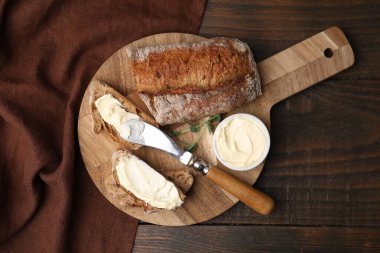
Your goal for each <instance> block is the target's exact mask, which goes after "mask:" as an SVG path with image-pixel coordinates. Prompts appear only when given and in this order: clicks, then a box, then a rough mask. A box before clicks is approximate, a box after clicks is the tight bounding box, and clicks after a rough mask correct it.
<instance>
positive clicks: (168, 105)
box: [140, 76, 258, 125]
mask: <svg viewBox="0 0 380 253" xmlns="http://www.w3.org/2000/svg"><path fill="white" fill-rule="evenodd" d="M254 82H256V81H255V80H254V79H253V78H252V77H251V76H247V77H246V78H245V79H244V80H242V81H241V82H239V83H237V84H235V85H230V86H226V87H222V88H220V89H218V90H211V91H207V92H205V93H198V94H183V95H159V96H152V95H146V94H140V97H141V99H142V100H143V101H144V103H145V104H146V105H147V107H148V109H149V110H150V112H151V113H152V115H153V116H154V118H155V119H156V121H157V122H158V123H159V124H160V125H167V124H173V123H179V122H192V121H195V120H199V119H202V118H204V117H206V116H211V115H215V114H220V113H224V112H228V111H230V110H232V109H234V108H237V107H239V106H240V105H242V104H244V103H248V102H251V101H252V100H253V99H254V98H256V95H257V94H258V91H257V90H255V87H256V86H255V85H253V83H254Z"/></svg>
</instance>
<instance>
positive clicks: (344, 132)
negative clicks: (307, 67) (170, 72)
mask: <svg viewBox="0 0 380 253" xmlns="http://www.w3.org/2000/svg"><path fill="white" fill-rule="evenodd" d="M333 25H337V26H339V27H341V28H342V29H343V30H344V32H345V33H346V35H347V37H348V39H349V40H350V42H351V44H352V47H353V49H354V52H355V55H356V63H355V65H354V66H353V67H352V68H351V69H349V70H347V71H344V72H342V73H340V74H339V75H337V76H334V77H333V78H331V79H329V80H326V81H325V82H322V83H320V84H318V85H316V86H314V87H312V88H310V89H308V90H306V91H304V92H301V93H300V94H298V95H295V96H293V97H291V98H290V99H287V100H285V101H283V102H281V103H280V104H278V105H277V106H275V108H274V109H273V110H272V112H271V122H272V130H271V134H272V140H273V144H272V147H271V151H270V155H269V159H268V160H267V163H266V168H265V169H264V171H263V173H262V174H261V177H260V178H259V180H258V181H257V183H256V186H257V187H258V188H259V189H261V190H263V191H265V192H267V193H268V194H270V195H271V196H273V198H274V199H275V200H276V204H277V206H276V210H275V211H274V212H273V214H271V215H270V216H267V217H264V216H260V215H258V214H256V213H254V212H253V211H251V210H250V209H249V208H247V207H245V206H244V205H243V204H241V203H239V204H237V205H236V206H234V207H233V208H232V209H231V210H229V211H227V212H226V213H224V214H223V215H221V216H219V217H217V218H215V219H213V220H210V221H208V222H205V223H203V224H199V225H195V226H189V227H179V228H175V227H174V228H173V227H161V226H155V225H148V224H141V225H140V226H139V229H138V231H137V237H136V241H135V245H134V252H182V253H183V252H380V192H379V191H380V1H368V0H363V1H346V0H339V1H330V0H325V1H275V0H270V1H243V0H239V1H226V0H210V1H209V2H208V4H207V8H206V11H205V15H204V18H203V22H202V25H201V30H200V34H201V35H203V36H205V37H214V36H228V37H236V38H239V39H241V40H243V41H246V42H248V43H249V45H250V46H251V48H252V49H253V51H254V55H255V57H256V60H257V61H260V60H263V59H265V58H267V57H269V56H271V55H273V54H275V53H276V52H279V51H281V50H283V49H285V48H287V47H289V46H291V45H293V44H295V43H297V42H299V41H302V40H303V39H306V38H308V37H310V36H311V35H313V34H316V33H318V32H320V31H322V30H324V29H326V28H328V27H330V26H333Z"/></svg>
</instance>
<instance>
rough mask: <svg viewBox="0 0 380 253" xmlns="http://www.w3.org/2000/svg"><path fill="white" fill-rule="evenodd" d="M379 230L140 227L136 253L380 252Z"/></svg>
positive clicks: (135, 244) (135, 247)
mask: <svg viewBox="0 0 380 253" xmlns="http://www.w3.org/2000/svg"><path fill="white" fill-rule="evenodd" d="M379 238H380V229H378V228H377V229H369V228H356V229H352V228H307V227H306V228H305V227H273V226H265V227H263V226H191V227H182V228H169V227H157V226H152V225H145V226H139V228H138V230H137V237H136V240H135V243H134V248H133V252H135V253H139V252H168V253H169V252H183V253H185V252H189V253H190V252H210V253H211V252H215V253H223V252H226V253H230V252H318V253H319V252H344V253H349V252H354V253H357V252H374V253H375V252H376V253H377V252H379V250H380V240H379Z"/></svg>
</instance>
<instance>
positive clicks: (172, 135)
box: [169, 131, 181, 137]
mask: <svg viewBox="0 0 380 253" xmlns="http://www.w3.org/2000/svg"><path fill="white" fill-rule="evenodd" d="M180 134H181V131H173V132H171V133H169V136H170V137H174V136H178V135H180Z"/></svg>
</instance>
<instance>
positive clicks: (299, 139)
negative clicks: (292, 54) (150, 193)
mask: <svg viewBox="0 0 380 253" xmlns="http://www.w3.org/2000/svg"><path fill="white" fill-rule="evenodd" d="M271 116H272V117H271V120H272V130H271V132H272V146H271V150H270V153H269V154H270V155H269V159H268V160H267V163H266V167H265V168H264V170H263V172H262V174H261V176H260V178H259V180H258V181H257V183H256V187H257V188H258V189H261V190H263V191H264V192H267V193H268V194H269V195H270V196H272V197H273V198H274V199H275V200H276V205H277V206H276V209H275V211H274V213H273V214H271V215H269V216H267V217H265V216H260V215H258V214H255V213H254V212H253V211H251V210H250V209H249V208H247V207H245V206H244V205H242V204H240V203H239V204H238V205H237V206H235V207H233V208H232V209H231V210H229V211H227V212H226V213H225V214H223V215H221V216H219V217H217V218H215V219H213V220H210V221H209V222H208V223H211V224H216V223H224V224H229V223H234V224H292V225H314V226H315V225H316V226H319V225H324V226H327V225H334V226H380V194H379V192H380V81H369V80H367V81H349V80H344V81H327V82H324V83H321V84H318V85H317V86H315V87H312V88H310V89H308V90H306V91H305V92H303V93H300V94H299V95H295V96H293V97H291V98H289V99H288V100H286V101H284V102H282V103H280V104H278V105H277V106H276V107H275V108H274V109H273V110H272V113H271Z"/></svg>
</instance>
